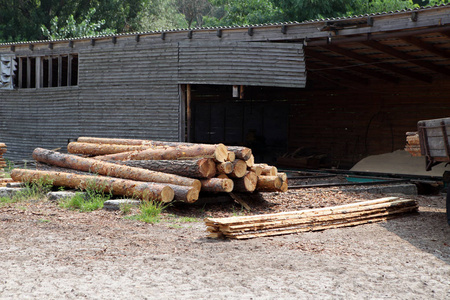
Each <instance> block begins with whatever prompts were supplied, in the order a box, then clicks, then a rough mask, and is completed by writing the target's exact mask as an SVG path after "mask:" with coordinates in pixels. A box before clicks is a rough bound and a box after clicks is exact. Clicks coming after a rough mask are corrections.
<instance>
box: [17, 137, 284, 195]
mask: <svg viewBox="0 0 450 300" xmlns="http://www.w3.org/2000/svg"><path fill="white" fill-rule="evenodd" d="M67 149H68V152H69V154H63V153H58V152H55V151H51V150H46V149H41V148H36V149H35V150H34V152H33V157H34V159H35V160H36V161H38V162H41V163H45V164H48V165H51V166H54V167H55V168H59V169H56V170H47V173H48V174H47V176H51V177H52V180H54V181H55V182H58V184H59V185H64V186H67V187H74V186H76V185H77V184H78V185H85V184H86V182H85V181H86V180H88V177H85V176H92V175H89V174H88V173H86V174H83V173H82V174H78V176H84V177H77V176H75V175H73V176H72V177H73V178H76V179H73V180H74V181H75V183H73V182H70V176H69V175H67V174H61V175H60V176H61V177H63V178H59V177H58V175H57V174H56V173H58V172H59V173H69V174H70V173H72V174H73V173H74V170H76V171H77V172H80V171H81V172H90V173H95V174H98V175H99V176H98V177H96V179H97V180H101V181H102V182H103V184H104V185H106V186H107V187H108V189H106V190H107V191H113V192H116V193H118V190H119V187H115V188H113V187H112V185H113V184H115V183H114V182H113V181H114V180H113V181H111V180H110V179H107V177H114V178H116V179H115V181H117V180H118V179H121V180H127V181H130V180H131V181H133V182H134V183H133V182H131V183H126V182H123V181H122V182H121V184H127V186H128V187H129V188H128V189H131V187H133V185H136V184H137V183H136V182H142V181H143V182H147V183H153V184H154V190H155V192H151V193H150V195H149V196H148V197H144V195H143V194H142V193H143V191H140V190H132V191H126V190H123V191H121V192H120V193H121V194H123V195H127V196H130V193H133V194H134V195H133V196H138V197H139V198H144V199H150V198H152V199H153V198H154V199H156V200H160V201H164V202H168V201H171V200H172V199H170V197H168V196H167V197H165V198H164V199H163V198H162V194H161V191H162V186H161V185H164V186H167V187H168V188H169V189H171V190H173V198H174V199H175V200H179V201H184V202H189V203H192V202H195V201H196V200H198V198H199V193H200V191H202V192H209V193H221V192H223V193H231V192H253V191H286V190H287V177H286V174H284V173H278V171H277V168H276V167H274V166H269V165H267V164H255V163H254V158H253V155H252V151H251V149H250V148H246V147H239V146H231V147H230V146H229V147H227V146H225V145H223V144H217V145H211V144H191V143H177V142H162V141H153V140H136V139H106V138H92V137H80V138H79V139H78V140H77V142H72V143H69V145H68V146H67ZM61 168H63V169H61ZM39 172H44V171H35V172H34V173H33V172H31V171H29V170H28V171H20V172H19V171H15V172H13V173H12V174H11V176H17V179H19V180H22V179H30V178H38V177H41V176H45V172H44V173H39ZM19 177H23V178H19ZM104 177H105V178H104ZM91 180H92V179H91ZM77 182H78V183H77ZM141 188H142V189H144V187H141ZM147 188H149V187H147ZM166 190H167V189H166ZM152 191H153V190H152ZM119 195H120V194H119ZM166 195H169V193H168V192H167V191H166Z"/></svg>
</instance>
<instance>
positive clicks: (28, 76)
mask: <svg viewBox="0 0 450 300" xmlns="http://www.w3.org/2000/svg"><path fill="white" fill-rule="evenodd" d="M30 87H31V58H29V57H27V88H30Z"/></svg>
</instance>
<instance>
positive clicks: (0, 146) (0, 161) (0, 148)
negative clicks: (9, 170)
mask: <svg viewBox="0 0 450 300" xmlns="http://www.w3.org/2000/svg"><path fill="white" fill-rule="evenodd" d="M5 153H6V144H5V143H0V169H3V168H5V167H6V161H5V159H4V158H3V154H5Z"/></svg>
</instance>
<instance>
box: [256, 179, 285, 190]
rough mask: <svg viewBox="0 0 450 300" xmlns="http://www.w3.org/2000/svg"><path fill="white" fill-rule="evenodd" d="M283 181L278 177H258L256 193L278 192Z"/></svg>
mask: <svg viewBox="0 0 450 300" xmlns="http://www.w3.org/2000/svg"><path fill="white" fill-rule="evenodd" d="M282 185H283V181H282V180H281V178H280V177H278V176H263V175H261V176H258V183H257V184H256V190H257V191H264V192H276V191H279V189H280V188H281V186H282Z"/></svg>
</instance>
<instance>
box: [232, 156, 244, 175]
mask: <svg viewBox="0 0 450 300" xmlns="http://www.w3.org/2000/svg"><path fill="white" fill-rule="evenodd" d="M232 164H233V171H232V172H231V173H230V177H234V178H241V177H243V176H244V175H245V173H246V172H247V164H246V163H245V161H243V160H242V159H236V160H235V161H233V162H232Z"/></svg>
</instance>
